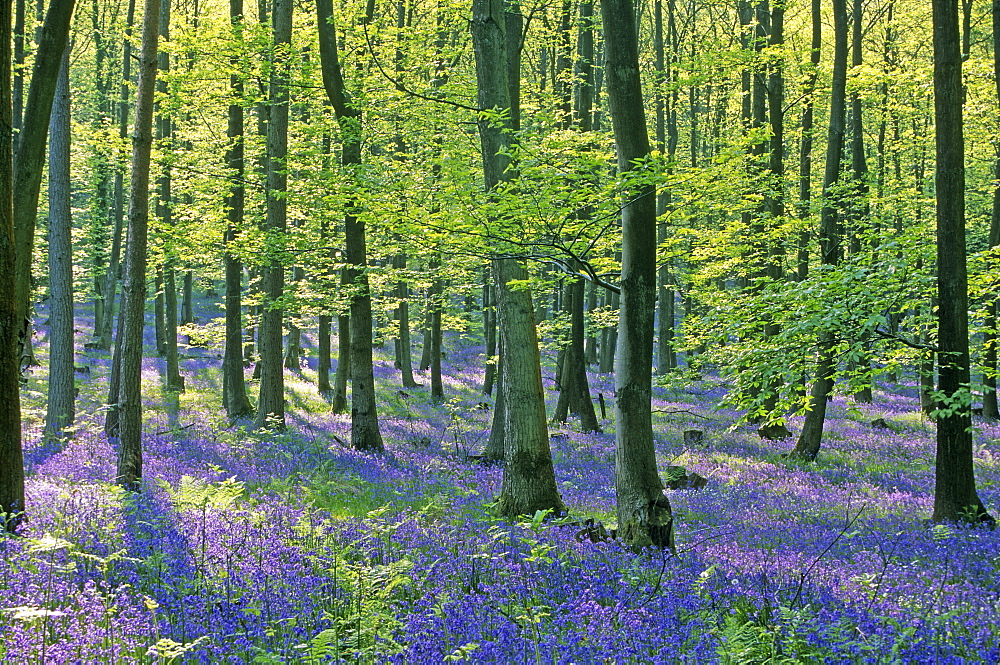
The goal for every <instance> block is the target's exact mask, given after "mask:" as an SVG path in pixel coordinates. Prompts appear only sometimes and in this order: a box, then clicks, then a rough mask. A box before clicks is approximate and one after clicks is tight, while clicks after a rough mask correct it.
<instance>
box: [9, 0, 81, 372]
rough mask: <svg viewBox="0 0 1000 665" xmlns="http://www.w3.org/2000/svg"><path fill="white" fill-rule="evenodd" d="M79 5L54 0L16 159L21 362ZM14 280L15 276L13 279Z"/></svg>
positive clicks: (27, 342) (26, 349) (42, 37)
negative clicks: (45, 185)
mask: <svg viewBox="0 0 1000 665" xmlns="http://www.w3.org/2000/svg"><path fill="white" fill-rule="evenodd" d="M72 15H73V0H52V3H51V4H50V5H49V10H48V13H47V14H46V15H45V23H44V24H43V25H42V27H41V29H40V32H39V39H38V48H37V50H36V51H35V64H34V68H33V69H32V72H31V85H30V86H29V87H28V100H27V102H26V103H25V105H24V121H23V123H22V126H21V130H20V132H19V133H18V138H17V149H16V153H15V155H14V189H13V206H14V235H15V243H16V252H15V256H14V260H15V268H14V288H15V293H16V298H17V308H18V309H17V312H18V317H19V320H20V326H21V328H22V332H21V333H20V334H19V335H17V336H16V338H17V340H18V347H19V351H20V355H21V357H30V354H31V334H30V330H31V320H30V312H31V264H32V261H33V256H34V244H35V218H36V217H37V215H38V190H39V188H40V187H41V183H42V167H43V166H44V164H45V137H46V135H47V134H48V131H49V115H50V114H51V112H52V99H53V97H54V96H55V91H56V80H57V79H58V78H59V67H60V65H61V63H62V60H63V52H64V51H65V49H66V43H67V40H68V37H69V24H70V18H71V17H72ZM8 275H9V273H8Z"/></svg>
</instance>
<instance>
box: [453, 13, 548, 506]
mask: <svg viewBox="0 0 1000 665" xmlns="http://www.w3.org/2000/svg"><path fill="white" fill-rule="evenodd" d="M519 12H520V8H519V7H518V6H517V5H516V4H515V5H509V6H508V7H507V8H506V11H505V7H504V3H503V2H501V0H473V3H472V22H471V29H472V43H473V50H474V51H475V56H476V82H477V89H478V103H479V106H480V108H483V109H510V108H512V103H511V97H510V91H511V83H510V71H509V69H508V67H509V58H508V52H507V49H508V46H509V44H510V43H511V42H509V41H508V39H512V38H514V35H508V34H507V25H508V18H509V17H508V16H507V14H510V13H519ZM478 124H479V137H480V143H481V149H482V156H483V176H484V184H485V187H486V190H487V192H492V191H493V190H494V189H495V188H496V186H497V185H498V184H499V183H500V182H501V181H505V180H509V179H510V178H511V175H512V174H511V173H510V171H509V169H508V168H507V167H508V166H509V158H508V156H507V154H508V152H507V151H508V150H509V148H510V144H511V137H510V134H509V133H507V132H505V131H503V129H501V128H499V127H497V126H495V125H494V124H493V123H491V122H489V121H488V120H486V119H485V118H481V119H480V121H479V123H478ZM492 269H493V275H494V279H495V280H496V284H497V304H498V306H499V309H498V313H499V329H500V338H501V344H502V349H503V350H502V354H503V356H502V358H503V360H502V366H501V372H502V378H501V381H502V387H501V389H502V391H503V399H504V407H503V410H504V413H503V420H502V424H503V449H504V474H503V484H502V486H501V489H500V497H499V499H498V502H497V512H498V513H499V514H500V515H502V516H504V517H508V518H512V517H516V516H518V515H524V514H529V515H530V514H534V513H535V511H538V510H552V511H553V512H555V513H561V512H563V510H564V509H565V507H564V505H563V503H562V499H561V498H560V497H559V492H558V489H557V488H556V482H555V472H554V469H553V467H552V454H551V451H550V449H549V435H548V425H547V422H546V417H545V395H544V392H543V389H542V373H541V364H540V357H539V351H538V338H537V334H536V332H535V320H534V307H533V305H532V302H531V293H530V292H529V291H528V290H526V289H512V288H510V286H508V284H509V282H511V280H523V279H525V278H527V276H528V275H527V270H526V269H525V268H524V266H522V265H521V264H520V263H519V262H518V261H517V260H515V259H511V258H495V259H494V260H493V262H492ZM498 410H499V409H498ZM496 425H497V422H496V418H494V428H495V427H496Z"/></svg>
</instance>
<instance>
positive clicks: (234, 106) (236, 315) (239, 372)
mask: <svg viewBox="0 0 1000 665" xmlns="http://www.w3.org/2000/svg"><path fill="white" fill-rule="evenodd" d="M229 20H230V23H231V24H232V27H233V31H234V33H235V37H236V39H237V40H242V37H243V0H229ZM238 62H239V59H238V57H236V56H233V58H231V60H230V64H231V65H232V66H233V68H234V69H233V73H232V74H230V76H229V89H230V91H231V92H232V99H231V100H230V102H229V125H228V128H227V132H226V135H227V137H228V138H229V140H230V144H229V151H228V152H227V154H226V162H227V165H228V166H229V170H230V173H231V176H230V177H231V178H232V179H233V182H232V184H231V185H230V189H229V196H228V197H227V201H226V207H227V208H228V225H227V227H226V237H225V240H226V254H225V258H224V262H225V268H226V350H225V354H224V356H223V358H222V396H223V406H225V408H226V415H228V416H229V418H230V419H231V420H235V419H237V418H246V417H248V416H249V415H250V414H251V413H253V407H252V406H251V404H250V400H249V398H248V397H247V386H246V380H245V378H244V376H243V316H242V314H243V312H242V307H243V303H242V293H243V262H242V261H241V260H240V258H239V256H238V255H237V254H236V252H235V251H232V250H233V249H234V248H233V245H235V244H236V241H237V239H238V238H239V234H240V232H241V230H242V228H243V212H244V207H245V203H246V187H245V186H244V184H243V180H244V178H245V176H246V170H245V168H244V164H243V161H244V148H243V79H242V78H241V76H240V74H239V72H238V71H237V69H236V67H237V64H238ZM329 343H330V342H329V336H328V337H327V344H328V345H329Z"/></svg>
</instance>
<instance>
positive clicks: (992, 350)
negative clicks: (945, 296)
mask: <svg viewBox="0 0 1000 665" xmlns="http://www.w3.org/2000/svg"><path fill="white" fill-rule="evenodd" d="M993 79H994V82H995V83H996V90H997V100H1000V0H993ZM993 177H994V179H995V180H996V181H997V182H998V183H1000V142H998V143H997V144H996V163H995V165H994V168H993ZM989 243H990V248H991V249H993V250H994V251H996V250H997V248H998V247H1000V184H998V185H995V186H994V188H993V213H992V217H991V219H990V238H989ZM997 268H998V266H997V262H996V261H995V260H994V261H993V262H992V269H993V273H994V274H996V272H997ZM987 297H988V298H989V301H988V302H987V303H986V321H985V328H986V330H985V332H984V333H983V388H984V390H983V417H984V418H986V419H988V420H997V419H1000V410H998V409H997V339H998V335H997V297H996V294H993V295H992V296H987Z"/></svg>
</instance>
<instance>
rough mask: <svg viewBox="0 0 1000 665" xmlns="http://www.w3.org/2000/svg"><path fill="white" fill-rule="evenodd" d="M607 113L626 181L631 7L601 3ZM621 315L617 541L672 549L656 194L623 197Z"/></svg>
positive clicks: (631, 130) (635, 137) (631, 144)
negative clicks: (656, 379) (657, 427)
mask: <svg viewBox="0 0 1000 665" xmlns="http://www.w3.org/2000/svg"><path fill="white" fill-rule="evenodd" d="M601 15H602V17H603V19H604V39H605V44H606V53H607V68H606V73H607V77H608V87H607V90H608V106H609V107H610V110H611V122H612V126H613V129H614V136H615V145H616V146H617V149H618V169H619V172H621V173H626V172H628V171H631V170H632V169H634V168H635V161H636V160H640V159H644V158H646V157H647V156H648V155H649V136H648V134H647V133H646V118H645V113H644V110H643V100H642V86H641V82H640V79H639V55H638V46H637V43H636V41H637V39H636V27H635V23H636V22H635V11H634V9H633V5H632V0H603V1H602V3H601ZM624 199H625V201H627V203H625V204H624V207H623V209H622V277H621V311H620V313H619V317H618V337H619V345H620V348H619V349H618V357H617V358H616V361H615V495H616V499H617V506H616V512H617V515H618V537H619V538H620V539H621V540H623V541H624V542H625V543H626V544H627V545H630V546H632V547H647V546H653V547H661V548H671V549H672V548H673V546H674V538H673V516H672V513H671V509H670V502H669V501H668V500H667V498H666V497H665V496H664V495H663V484H662V482H661V481H660V477H659V474H658V472H657V469H656V452H655V449H654V447H653V423H652V408H651V399H652V363H653V312H654V308H655V304H654V303H655V300H656V190H655V189H654V188H653V187H652V186H651V185H640V186H637V187H633V188H631V189H630V190H629V191H627V192H625V193H624Z"/></svg>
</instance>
